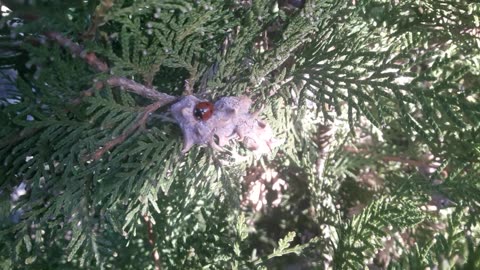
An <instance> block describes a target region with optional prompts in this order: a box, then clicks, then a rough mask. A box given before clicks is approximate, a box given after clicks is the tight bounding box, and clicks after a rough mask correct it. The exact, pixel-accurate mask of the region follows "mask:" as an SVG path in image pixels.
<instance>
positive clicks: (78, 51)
mask: <svg viewBox="0 0 480 270" xmlns="http://www.w3.org/2000/svg"><path fill="white" fill-rule="evenodd" d="M45 36H47V37H48V38H49V39H51V40H54V41H56V42H57V43H58V44H60V45H61V46H63V47H65V48H67V49H68V50H69V51H70V52H71V53H72V54H73V55H75V56H77V57H80V58H81V59H83V60H85V62H87V63H88V64H89V65H90V66H92V67H94V68H95V69H96V70H97V71H100V72H105V71H108V65H107V64H106V63H105V62H103V61H102V60H100V59H99V58H98V57H97V56H96V55H95V53H93V52H87V51H86V50H85V49H84V48H83V47H82V46H80V45H79V44H78V43H75V42H73V41H72V40H70V39H69V38H66V37H64V36H63V35H62V34H60V33H57V32H46V33H45Z"/></svg>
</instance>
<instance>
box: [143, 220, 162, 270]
mask: <svg viewBox="0 0 480 270" xmlns="http://www.w3.org/2000/svg"><path fill="white" fill-rule="evenodd" d="M143 221H144V222H145V225H146V226H147V233H148V243H149V244H150V246H152V257H153V262H154V264H155V270H160V269H162V263H161V262H160V254H159V253H158V249H157V247H156V246H155V232H154V231H153V224H152V221H151V220H150V218H149V217H148V216H147V215H146V214H145V215H144V216H143Z"/></svg>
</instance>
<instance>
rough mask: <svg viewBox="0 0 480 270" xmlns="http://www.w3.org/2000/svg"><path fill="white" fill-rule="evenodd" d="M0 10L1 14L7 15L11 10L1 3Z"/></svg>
mask: <svg viewBox="0 0 480 270" xmlns="http://www.w3.org/2000/svg"><path fill="white" fill-rule="evenodd" d="M0 10H1V12H2V16H7V15H8V14H9V13H10V12H12V10H10V9H9V8H8V7H6V6H3V5H2V6H1V8H0Z"/></svg>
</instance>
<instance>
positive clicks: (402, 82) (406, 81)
mask: <svg viewBox="0 0 480 270" xmlns="http://www.w3.org/2000/svg"><path fill="white" fill-rule="evenodd" d="M412 81H413V77H405V76H400V77H398V78H396V79H395V80H394V81H393V82H394V83H396V84H398V85H407V84H409V83H411V82H412Z"/></svg>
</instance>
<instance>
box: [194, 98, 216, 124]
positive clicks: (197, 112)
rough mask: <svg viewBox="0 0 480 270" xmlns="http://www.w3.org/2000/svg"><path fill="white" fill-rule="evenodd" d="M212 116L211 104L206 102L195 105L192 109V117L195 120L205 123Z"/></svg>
mask: <svg viewBox="0 0 480 270" xmlns="http://www.w3.org/2000/svg"><path fill="white" fill-rule="evenodd" d="M212 115H213V104H212V103H211V102H208V101H202V102H199V103H197V105H195V108H194V109H193V116H195V118H197V120H201V121H207V120H208V119H210V117H212Z"/></svg>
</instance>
